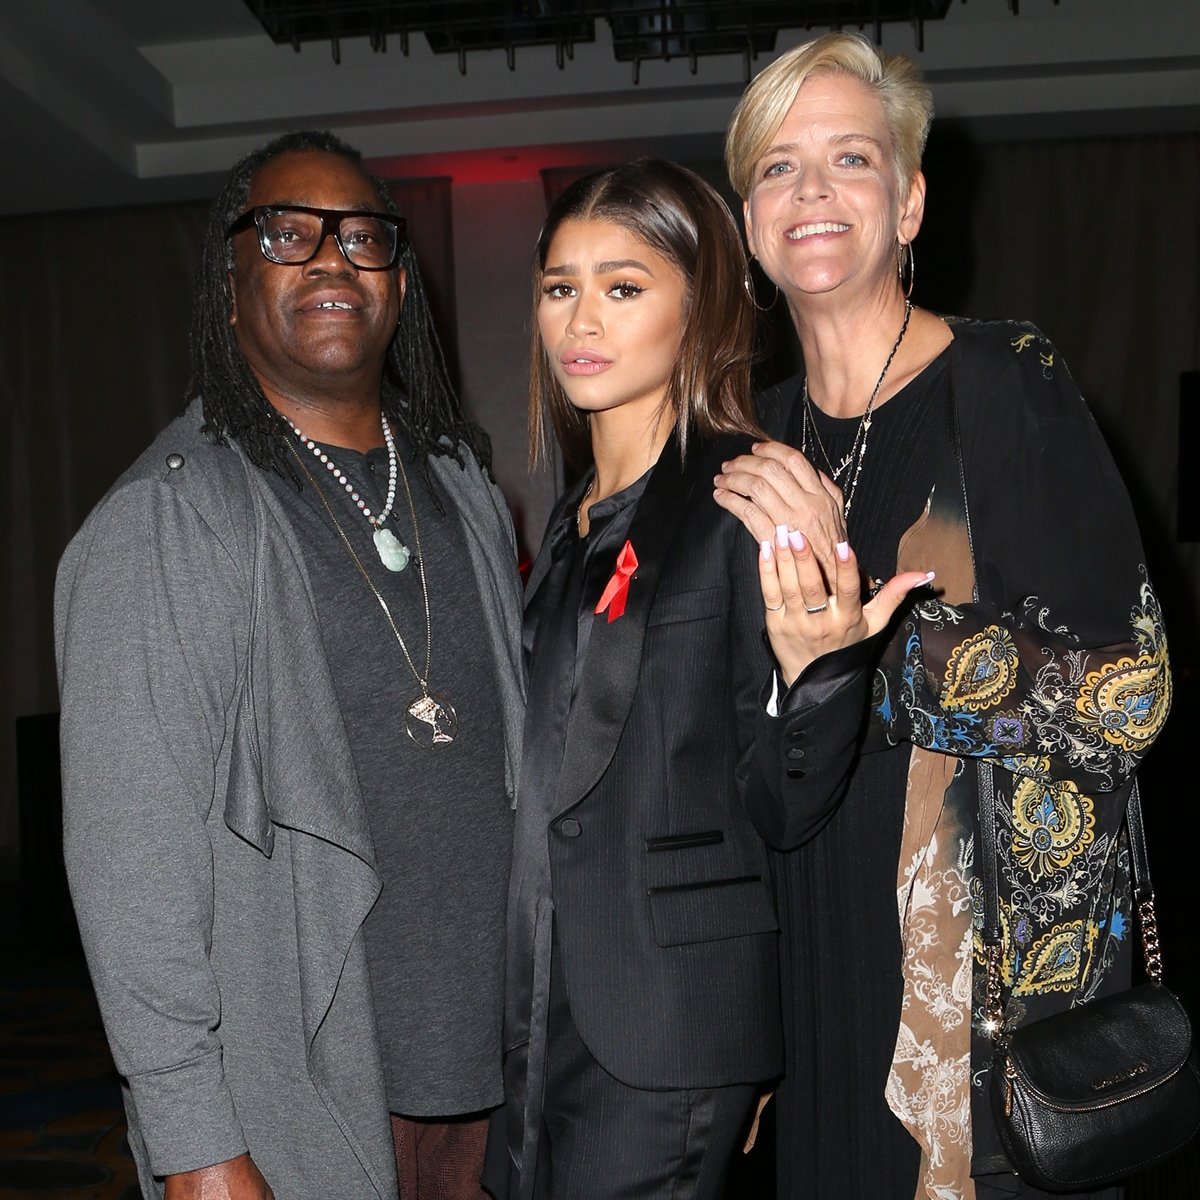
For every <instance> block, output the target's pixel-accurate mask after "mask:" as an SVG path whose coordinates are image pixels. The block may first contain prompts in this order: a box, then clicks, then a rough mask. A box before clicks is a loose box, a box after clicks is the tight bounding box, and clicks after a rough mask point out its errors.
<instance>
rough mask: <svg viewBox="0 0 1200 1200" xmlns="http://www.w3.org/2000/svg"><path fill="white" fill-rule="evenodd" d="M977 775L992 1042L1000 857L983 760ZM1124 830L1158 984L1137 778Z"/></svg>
mask: <svg viewBox="0 0 1200 1200" xmlns="http://www.w3.org/2000/svg"><path fill="white" fill-rule="evenodd" d="M977 766H978V773H979V785H980V786H979V854H978V855H977V856H976V860H977V862H978V863H979V876H980V879H981V881H982V883H983V943H984V954H985V958H986V964H987V985H986V991H985V993H984V1006H983V1015H984V1023H983V1028H984V1032H985V1033H986V1034H987V1035H988V1036H989V1037H990V1038H992V1039H993V1040H999V1038H1000V1037H1001V1035H1002V1034H1003V1033H1004V994H1003V984H1002V981H1001V978H1000V974H1001V972H1000V966H1001V961H1002V956H1003V952H1004V934H1003V929H1002V927H1001V925H1000V889H999V875H1000V856H999V847H998V841H997V834H996V789H995V786H994V780H993V775H992V772H993V770H994V768H993V766H992V764H991V763H989V762H980V763H979V764H977ZM1125 815H1126V826H1127V828H1128V830H1129V857H1130V866H1131V874H1132V881H1133V898H1134V904H1135V906H1136V908H1137V914H1138V926H1139V928H1140V929H1141V933H1142V955H1143V958H1144V959H1145V963H1146V976H1147V978H1148V979H1150V980H1151V981H1152V982H1153V983H1162V947H1161V946H1160V945H1159V941H1158V917H1157V915H1156V913H1155V911H1154V887H1153V885H1152V884H1151V882H1150V860H1149V858H1148V857H1147V855H1146V829H1145V826H1144V825H1143V823H1142V801H1141V797H1140V795H1139V794H1138V783H1137V779H1134V780H1133V781H1132V783H1131V784H1130V787H1129V795H1128V797H1127V798H1126V802H1125Z"/></svg>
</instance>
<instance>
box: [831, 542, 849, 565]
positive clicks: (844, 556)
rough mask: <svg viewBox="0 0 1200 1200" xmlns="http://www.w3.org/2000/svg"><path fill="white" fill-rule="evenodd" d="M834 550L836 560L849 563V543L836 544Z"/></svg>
mask: <svg viewBox="0 0 1200 1200" xmlns="http://www.w3.org/2000/svg"><path fill="white" fill-rule="evenodd" d="M834 550H835V551H836V553H837V556H838V558H839V559H840V560H841V561H842V562H849V561H850V543H849V542H838V544H837V545H836V546H834Z"/></svg>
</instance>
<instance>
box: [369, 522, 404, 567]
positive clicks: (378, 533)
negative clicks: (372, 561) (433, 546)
mask: <svg viewBox="0 0 1200 1200" xmlns="http://www.w3.org/2000/svg"><path fill="white" fill-rule="evenodd" d="M375 550H376V552H377V553H378V554H379V561H380V562H381V563H383V565H384V566H385V567H387V569H388V570H389V571H403V570H404V568H405V567H407V566H408V560H409V559H410V558H411V557H412V554H411V552H410V551H409V549H408V547H407V546H406V545H405V544H404V543H403V542H402V541H401V540H400V539H399V538H398V537H397V536H396V535H395V534H394V533H393V532H392V531H391V530H390V529H377V530H375Z"/></svg>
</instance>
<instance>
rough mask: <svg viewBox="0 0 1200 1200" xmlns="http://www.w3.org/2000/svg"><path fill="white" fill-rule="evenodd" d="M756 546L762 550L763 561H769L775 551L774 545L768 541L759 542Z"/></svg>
mask: <svg viewBox="0 0 1200 1200" xmlns="http://www.w3.org/2000/svg"><path fill="white" fill-rule="evenodd" d="M758 548H759V549H760V550H761V551H762V560H763V562H770V561H771V555H772V554H774V553H775V547H774V546H772V545H771V543H770V542H759V544H758Z"/></svg>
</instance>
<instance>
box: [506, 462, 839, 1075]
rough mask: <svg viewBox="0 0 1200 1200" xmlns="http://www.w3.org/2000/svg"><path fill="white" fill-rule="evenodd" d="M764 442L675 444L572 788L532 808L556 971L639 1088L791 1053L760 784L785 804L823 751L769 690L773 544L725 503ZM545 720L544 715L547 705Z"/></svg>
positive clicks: (529, 828)
mask: <svg viewBox="0 0 1200 1200" xmlns="http://www.w3.org/2000/svg"><path fill="white" fill-rule="evenodd" d="M747 445H748V443H747V442H746V441H745V440H744V439H739V440H734V439H724V440H722V441H720V442H716V443H711V444H705V443H703V442H699V441H693V443H692V445H691V446H690V447H689V455H688V459H687V463H686V465H682V464H681V462H680V457H679V453H678V449H677V447H676V444H675V442H674V440H672V441H671V442H669V443H668V444H667V446H666V448H665V449H664V451H663V453H662V456H661V457H660V460H659V462H658V464H657V465H656V466H655V468H654V470H653V472H652V474H651V477H650V479H649V480H648V481H647V484H646V488H645V491H644V492H643V494H642V497H641V499H640V500H639V501H638V503H637V508H636V511H635V512H634V514H633V517H632V520H631V524H630V528H629V530H628V534H627V536H628V539H629V541H630V542H631V543H632V545H633V547H634V551H635V553H636V554H637V558H638V564H639V565H638V568H637V571H636V572H635V574H634V576H633V578H632V580H631V583H630V587H629V593H628V602H627V607H626V610H625V613H624V615H623V616H621V617H619V618H618V619H616V620H614V621H611V622H609V621H608V620H607V618H606V617H605V616H604V615H598V616H596V617H594V619H593V620H594V624H593V626H592V629H591V634H590V639H589V643H588V648H587V654H586V660H585V663H584V668H583V671H582V678H581V682H580V685H579V688H578V691H577V693H576V696H575V700H574V703H573V704H572V708H571V713H570V718H569V722H568V725H567V732H566V741H565V752H564V756H563V766H562V771H561V774H560V777H559V781H558V786H557V789H556V791H555V792H554V793H553V795H552V798H551V799H550V800H549V801H548V804H549V807H548V808H547V807H546V804H547V802H546V801H543V802H542V804H540V805H538V806H536V807H537V811H536V812H534V811H530V810H529V808H526V811H525V812H524V814H523V817H524V821H523V823H524V824H525V836H522V835H521V834H519V835H518V862H517V864H516V868H515V870H516V877H517V878H520V877H522V876H524V875H525V874H526V867H527V864H522V862H521V861H520V859H521V855H522V854H529V853H538V852H543V853H548V862H549V876H550V882H551V888H550V890H551V893H552V897H553V910H554V927H555V934H556V939H557V949H558V954H557V958H556V970H558V971H560V972H561V975H562V979H563V981H564V983H565V986H566V989H567V994H568V996H569V998H570V1003H571V1011H572V1015H573V1017H574V1020H575V1023H576V1026H577V1027H578V1029H579V1032H580V1034H581V1036H582V1038H583V1040H584V1042H585V1044H586V1045H587V1047H588V1049H589V1050H590V1051H591V1053H592V1054H593V1055H594V1057H595V1058H596V1059H597V1060H598V1061H599V1062H600V1063H601V1065H603V1066H604V1067H605V1068H606V1069H607V1070H608V1071H609V1072H610V1073H612V1074H613V1075H615V1076H616V1077H617V1078H618V1079H620V1080H622V1081H623V1082H625V1083H627V1084H630V1085H631V1086H635V1087H642V1088H663V1087H678V1088H691V1087H709V1086H719V1085H724V1084H730V1083H738V1082H743V1083H744V1082H756V1081H760V1080H766V1079H769V1078H771V1077H772V1076H774V1075H776V1074H778V1072H779V1071H780V1069H781V1032H780V1019H779V992H778V965H777V940H778V939H777V924H776V917H775V911H774V906H773V903H772V898H771V888H770V881H769V878H768V867H767V855H766V850H765V846H764V843H763V841H762V840H761V838H760V836H759V834H758V833H757V832H756V831H755V828H754V826H753V825H752V823H751V821H750V819H749V817H748V815H747V799H748V793H749V792H751V791H754V792H758V793H761V794H760V795H759V796H758V798H757V799H756V800H755V805H756V807H758V808H760V809H762V808H766V809H771V810H773V811H777V812H781V811H783V808H782V805H783V804H784V802H785V801H786V800H787V798H788V794H789V791H790V790H794V789H795V788H796V786H797V785H798V783H799V780H800V779H801V778H802V777H803V776H804V774H805V773H806V770H807V764H806V763H804V762H802V761H801V760H800V759H798V758H797V757H796V756H795V753H794V752H795V750H796V748H797V743H796V742H795V741H794V740H792V738H791V735H792V734H794V733H795V732H796V731H797V730H798V729H799V730H800V731H801V736H802V733H803V731H802V728H801V726H802V724H803V721H802V719H800V718H798V717H797V716H796V715H795V714H788V715H787V716H785V717H784V718H782V719H772V718H769V717H767V715H766V713H765V710H764V708H763V704H762V699H763V697H762V692H763V687H764V683H765V682H766V681H767V680H768V679H769V678H770V674H771V665H772V664H771V659H770V655H769V653H768V650H767V648H766V644H765V642H764V639H763V636H762V627H763V608H762V599H761V594H760V591H759V586H758V580H757V569H756V554H757V547H756V546H755V544H754V542H753V540H752V539H751V537H750V536H749V535H748V534H747V532H746V531H745V529H744V528H743V527H742V525H741V524H740V523H739V522H738V521H737V520H736V519H735V518H733V517H732V516H730V515H729V514H728V513H726V512H725V511H724V510H723V509H721V508H720V507H719V506H718V505H717V504H716V503H715V502H714V500H713V499H712V480H713V477H714V475H715V474H716V473H717V471H718V470H719V469H720V464H721V462H722V461H723V460H724V459H727V458H729V457H731V456H732V455H734V454H737V453H741V452H743V451H744V450H745V449H746V447H747ZM582 489H583V484H582V483H581V484H580V485H579V486H578V487H577V488H575V489H573V490H572V491H571V492H569V493H568V494H567V495H565V496H564V497H563V499H562V500H561V502H560V504H559V506H558V509H557V510H556V513H555V515H554V516H553V517H552V518H551V524H550V528H551V529H554V528H555V527H556V525H557V523H558V522H559V521H561V520H562V518H563V514H564V513H569V512H573V511H574V509H575V507H576V506H577V505H578V503H579V501H580V498H581V493H582ZM549 542H550V538H549V537H548V538H547V539H546V543H547V544H546V545H544V547H543V552H542V555H541V556H540V557H539V561H538V562H537V563H535V566H534V569H533V572H532V573H531V576H530V582H529V587H528V602H527V619H526V627H525V630H524V642H525V649H526V653H527V654H533V653H537V652H538V644H537V634H538V628H537V622H536V619H535V618H534V617H533V616H532V614H534V613H536V612H537V611H538V608H539V606H538V605H537V604H536V603H535V599H536V596H537V593H538V589H539V588H540V587H541V586H542V583H543V581H544V579H545V576H546V573H547V570H548V562H547V560H548V558H549ZM614 568H615V563H614ZM597 599H598V596H591V595H585V596H584V603H585V605H587V606H589V607H590V606H593V605H594V604H595V603H596V600H597ZM528 719H529V721H530V723H531V727H532V728H538V727H539V724H540V722H541V717H540V716H539V714H538V713H537V712H536V711H531V712H530V713H529V718H528ZM527 744H528V743H527ZM806 753H807V751H806V750H803V749H802V750H801V755H804V754H806ZM810 757H811V755H810ZM544 790H545V789H544V788H543V789H541V791H543V792H544ZM523 801H524V797H523V799H522V801H519V804H518V808H519V809H520V808H521V806H522V803H523ZM788 811H789V816H790V820H791V821H792V823H793V824H794V822H795V820H796V819H798V814H797V809H796V805H795V804H792V805H791V806H790V808H789V809H788ZM812 816H813V820H814V823H815V822H816V820H818V819H819V817H820V814H817V813H814V814H812ZM518 820H519V823H522V817H521V816H519V818H518ZM542 847H546V850H544V851H543V850H542ZM520 891H521V888H520V886H518V887H517V888H516V889H515V891H514V897H516V896H518V895H519V893H520ZM525 903H526V904H528V903H529V897H528V895H527V896H526V899H525ZM516 965H517V968H518V969H517V974H518V976H519V975H520V974H521V972H522V971H523V970H525V966H524V965H523V964H516ZM530 969H531V968H530ZM523 990H524V989H518V991H523ZM517 1002H518V1003H520V1002H521V1001H520V1000H518V1001H517ZM515 1025H517V1026H519V1025H520V1021H519V1020H518V1021H517V1022H515Z"/></svg>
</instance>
